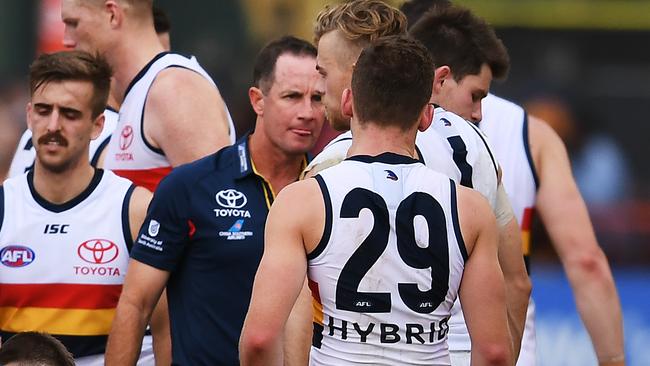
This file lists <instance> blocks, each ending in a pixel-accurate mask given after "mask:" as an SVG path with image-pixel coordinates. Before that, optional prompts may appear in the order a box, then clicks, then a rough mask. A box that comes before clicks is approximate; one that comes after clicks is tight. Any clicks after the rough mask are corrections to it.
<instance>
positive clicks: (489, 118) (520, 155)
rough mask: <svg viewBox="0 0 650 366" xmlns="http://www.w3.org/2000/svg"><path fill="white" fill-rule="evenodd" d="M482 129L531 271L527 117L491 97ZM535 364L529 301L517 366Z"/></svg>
mask: <svg viewBox="0 0 650 366" xmlns="http://www.w3.org/2000/svg"><path fill="white" fill-rule="evenodd" d="M482 107H483V120H482V121H481V122H480V123H479V127H480V128H481V130H483V132H485V134H486V135H487V136H488V139H489V140H490V142H491V143H492V146H494V152H495V154H496V156H497V159H498V160H499V162H500V163H501V164H502V166H503V178H502V179H503V185H504V187H505V188H506V191H507V193H508V197H509V198H510V203H511V204H512V208H513V210H514V212H515V216H516V217H517V221H518V222H519V225H520V226H521V234H522V242H523V252H524V259H525V261H526V267H527V268H528V269H529V270H530V251H531V242H530V229H531V225H532V221H533V214H534V212H535V200H536V198H537V187H538V185H539V183H538V177H537V172H536V170H535V164H534V160H533V157H532V154H531V151H530V144H529V139H528V116H527V114H526V111H524V109H523V108H521V107H520V106H518V105H516V104H514V103H512V102H510V101H507V100H505V99H502V98H499V97H497V96H495V95H492V94H489V95H488V96H487V97H486V98H485V99H483V105H482ZM535 364H536V341H535V304H534V302H533V300H532V298H531V299H530V302H529V304H528V312H527V313H526V327H525V328H524V336H523V338H522V342H521V352H520V354H519V359H518V360H517V366H534V365H535Z"/></svg>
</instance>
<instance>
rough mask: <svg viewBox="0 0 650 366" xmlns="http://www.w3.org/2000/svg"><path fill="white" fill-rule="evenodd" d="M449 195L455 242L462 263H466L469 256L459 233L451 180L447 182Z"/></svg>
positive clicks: (455, 201) (454, 195) (454, 190)
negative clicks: (461, 257)
mask: <svg viewBox="0 0 650 366" xmlns="http://www.w3.org/2000/svg"><path fill="white" fill-rule="evenodd" d="M449 185H450V187H449V188H450V193H451V218H452V221H453V222H454V234H456V242H458V249H460V254H461V255H462V256H463V261H464V262H467V258H469V255H468V254H467V246H465V240H463V234H462V232H461V231H460V221H458V201H457V199H456V183H454V181H453V180H451V179H450V180H449Z"/></svg>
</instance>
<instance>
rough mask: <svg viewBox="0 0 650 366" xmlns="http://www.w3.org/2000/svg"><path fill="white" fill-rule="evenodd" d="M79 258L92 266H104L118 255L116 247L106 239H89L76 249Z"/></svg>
mask: <svg viewBox="0 0 650 366" xmlns="http://www.w3.org/2000/svg"><path fill="white" fill-rule="evenodd" d="M77 254H79V258H81V259H83V260H84V261H85V262H88V263H92V264H106V263H110V262H112V261H114V260H115V258H117V256H118V254H120V251H119V249H118V248H117V245H115V243H113V242H112V241H110V240H106V239H91V240H88V241H85V242H83V243H81V245H79V248H78V249H77Z"/></svg>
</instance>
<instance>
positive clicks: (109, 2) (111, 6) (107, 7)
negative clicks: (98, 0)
mask: <svg viewBox="0 0 650 366" xmlns="http://www.w3.org/2000/svg"><path fill="white" fill-rule="evenodd" d="M103 10H104V12H105V14H106V16H107V17H108V20H109V23H110V25H111V28H113V29H115V28H119V27H120V26H121V25H122V24H123V23H124V18H125V14H124V6H123V5H122V4H120V3H119V2H118V1H116V0H106V1H104V8H103Z"/></svg>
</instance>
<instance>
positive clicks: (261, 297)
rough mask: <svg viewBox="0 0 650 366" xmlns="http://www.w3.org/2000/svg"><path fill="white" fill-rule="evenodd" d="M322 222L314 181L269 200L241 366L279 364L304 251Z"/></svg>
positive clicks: (321, 206)
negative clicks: (269, 206) (270, 202)
mask: <svg viewBox="0 0 650 366" xmlns="http://www.w3.org/2000/svg"><path fill="white" fill-rule="evenodd" d="M297 209H298V210H299V211H298V212H297V211H296V210H297ZM324 222H325V206H324V203H323V201H322V198H321V195H320V190H319V188H318V183H317V182H316V181H315V180H314V179H309V180H307V181H301V182H297V183H294V184H291V185H289V186H287V187H285V188H284V189H283V190H282V192H280V194H279V195H278V197H277V198H276V200H275V201H274V203H273V206H272V207H271V211H270V212H269V216H268V218H267V221H266V228H265V236H264V238H265V241H264V255H263V257H262V261H261V263H260V267H259V269H258V271H257V274H256V276H255V284H254V285H253V295H252V299H251V304H250V308H249V310H248V314H247V316H246V321H245V322H244V329H243V330H242V335H241V339H240V343H239V349H240V360H241V364H242V365H265V366H266V365H282V364H283V352H282V347H283V345H282V334H283V332H284V328H285V323H286V321H287V318H288V317H289V313H290V312H291V309H292V308H293V305H294V303H295V302H296V299H297V298H298V295H299V293H300V291H301V289H302V288H303V284H304V280H305V276H306V274H307V257H306V253H308V252H309V251H311V250H312V249H313V248H314V247H315V246H316V244H317V243H318V241H319V240H320V237H321V236H322V234H323V229H324ZM269 313H271V314H274V316H272V317H269V316H267V315H266V314H269Z"/></svg>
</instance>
